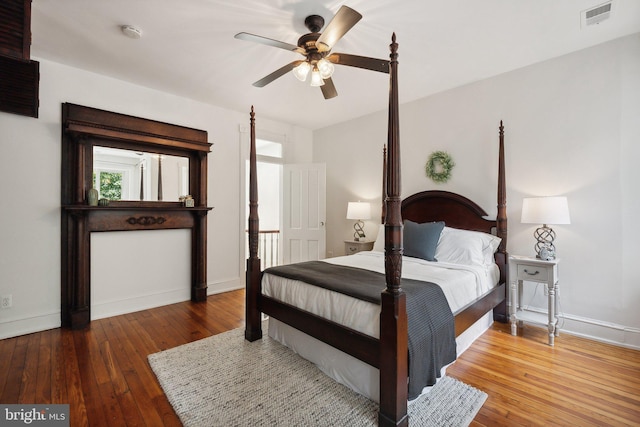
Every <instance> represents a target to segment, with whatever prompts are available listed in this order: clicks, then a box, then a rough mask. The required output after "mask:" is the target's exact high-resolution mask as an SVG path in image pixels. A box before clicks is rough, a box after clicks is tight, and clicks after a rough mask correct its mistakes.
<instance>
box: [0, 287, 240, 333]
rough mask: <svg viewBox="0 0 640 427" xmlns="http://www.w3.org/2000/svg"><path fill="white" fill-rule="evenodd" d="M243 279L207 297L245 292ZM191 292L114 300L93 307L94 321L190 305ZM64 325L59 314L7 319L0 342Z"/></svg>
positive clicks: (211, 290)
mask: <svg viewBox="0 0 640 427" xmlns="http://www.w3.org/2000/svg"><path fill="white" fill-rule="evenodd" d="M244 286H245V284H244V278H238V277H236V278H233V279H229V280H222V281H218V282H216V283H212V284H209V285H208V286H207V295H214V294H219V293H223V292H229V291H234V290H237V289H242V288H244ZM190 298H191V290H190V289H176V290H172V291H167V292H161V293H158V294H149V295H143V296H139V297H135V298H127V299H122V300H112V301H108V302H103V303H100V304H93V305H92V306H91V320H97V319H103V318H105V317H112V316H119V315H122V314H127V313H133V312H136V311H141V310H147V309H150V308H155V307H161V306H163V305H169V304H175V303H178V302H183V301H189V299H190ZM60 325H61V317H60V311H56V312H53V313H47V314H42V315H37V316H32V317H25V318H16V319H8V320H3V321H2V322H0V339H5V338H13V337H18V336H21V335H26V334H31V333H34V332H42V331H46V330H48V329H54V328H59V327H60Z"/></svg>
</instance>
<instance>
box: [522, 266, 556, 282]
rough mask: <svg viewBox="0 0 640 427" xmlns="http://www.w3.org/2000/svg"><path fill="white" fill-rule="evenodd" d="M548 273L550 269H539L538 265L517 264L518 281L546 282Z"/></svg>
mask: <svg viewBox="0 0 640 427" xmlns="http://www.w3.org/2000/svg"><path fill="white" fill-rule="evenodd" d="M549 271H550V268H545V267H541V266H539V265H527V264H518V279H520V280H533V281H536V282H548V281H549Z"/></svg>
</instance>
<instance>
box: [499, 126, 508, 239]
mask: <svg viewBox="0 0 640 427" xmlns="http://www.w3.org/2000/svg"><path fill="white" fill-rule="evenodd" d="M499 129H500V151H499V157H498V218H497V227H498V229H497V230H496V234H497V235H498V236H499V237H500V238H502V242H500V248H499V249H500V251H501V252H506V251H507V186H506V184H505V180H506V179H505V171H504V126H503V125H502V120H500V128H499Z"/></svg>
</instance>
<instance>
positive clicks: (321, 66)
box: [317, 58, 335, 79]
mask: <svg viewBox="0 0 640 427" xmlns="http://www.w3.org/2000/svg"><path fill="white" fill-rule="evenodd" d="M317 65H318V70H319V71H320V75H321V76H322V78H323V79H328V78H329V77H331V76H332V75H333V71H334V69H335V67H334V66H333V64H332V63H331V62H330V61H328V60H326V59H324V58H322V59H321V60H320V61H318V64H317Z"/></svg>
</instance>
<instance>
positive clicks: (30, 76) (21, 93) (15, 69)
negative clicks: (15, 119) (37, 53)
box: [0, 56, 40, 117]
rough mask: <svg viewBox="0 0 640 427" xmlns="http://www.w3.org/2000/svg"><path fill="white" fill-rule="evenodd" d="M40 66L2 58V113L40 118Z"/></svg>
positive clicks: (0, 83)
mask: <svg viewBox="0 0 640 427" xmlns="http://www.w3.org/2000/svg"><path fill="white" fill-rule="evenodd" d="M39 70H40V64H39V63H38V62H37V61H22V60H20V59H13V58H8V57H5V56H0V111H4V112H7V113H13V114H20V115H22V116H29V117H38V104H39V102H38V88H39V81H40V72H39Z"/></svg>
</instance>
